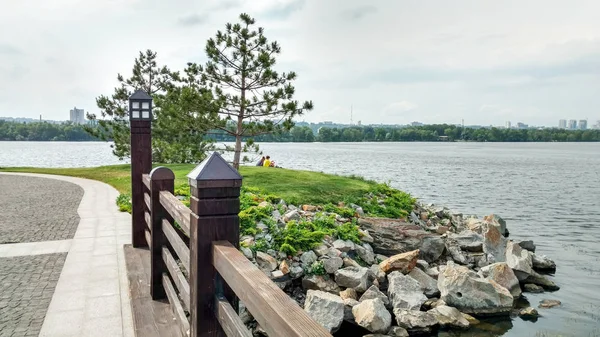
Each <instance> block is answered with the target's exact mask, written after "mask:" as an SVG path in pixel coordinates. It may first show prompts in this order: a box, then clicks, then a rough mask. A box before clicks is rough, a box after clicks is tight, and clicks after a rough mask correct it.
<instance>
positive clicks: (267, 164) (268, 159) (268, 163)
mask: <svg viewBox="0 0 600 337" xmlns="http://www.w3.org/2000/svg"><path fill="white" fill-rule="evenodd" d="M263 166H264V167H270V166H271V157H269V156H267V158H265V161H264V162H263Z"/></svg>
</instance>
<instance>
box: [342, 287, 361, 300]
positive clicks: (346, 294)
mask: <svg viewBox="0 0 600 337" xmlns="http://www.w3.org/2000/svg"><path fill="white" fill-rule="evenodd" d="M340 297H341V298H342V299H343V300H345V299H347V298H349V299H353V300H355V301H356V300H357V299H358V295H357V294H356V290H354V289H352V288H347V289H346V290H342V291H340Z"/></svg>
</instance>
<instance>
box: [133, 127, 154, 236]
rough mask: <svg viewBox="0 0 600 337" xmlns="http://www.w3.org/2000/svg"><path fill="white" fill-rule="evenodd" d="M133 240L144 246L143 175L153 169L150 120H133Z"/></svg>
mask: <svg viewBox="0 0 600 337" xmlns="http://www.w3.org/2000/svg"><path fill="white" fill-rule="evenodd" d="M130 125H131V138H130V144H131V151H130V154H131V208H132V210H131V242H132V243H133V246H134V247H144V246H145V245H146V241H145V240H144V229H145V227H146V226H145V225H144V201H143V200H144V190H145V188H144V183H143V182H142V175H143V174H146V173H148V172H150V170H151V169H152V134H151V133H152V125H151V122H150V121H133V120H132V121H131V123H130Z"/></svg>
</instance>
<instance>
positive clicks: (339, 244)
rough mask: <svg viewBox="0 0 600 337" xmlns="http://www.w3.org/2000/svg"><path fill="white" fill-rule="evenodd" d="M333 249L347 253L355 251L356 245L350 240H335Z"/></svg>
mask: <svg viewBox="0 0 600 337" xmlns="http://www.w3.org/2000/svg"><path fill="white" fill-rule="evenodd" d="M333 248H335V249H337V250H339V251H341V252H344V253H346V252H349V251H351V250H354V248H355V245H354V242H352V241H350V240H335V241H333Z"/></svg>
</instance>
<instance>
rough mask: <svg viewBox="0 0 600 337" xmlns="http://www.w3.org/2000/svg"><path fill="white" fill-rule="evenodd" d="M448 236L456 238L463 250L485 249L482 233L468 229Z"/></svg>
mask: <svg viewBox="0 0 600 337" xmlns="http://www.w3.org/2000/svg"><path fill="white" fill-rule="evenodd" d="M448 237H449V238H452V239H453V240H455V241H456V242H457V243H458V246H459V247H460V249H462V250H466V251H469V252H482V251H483V236H482V235H480V234H477V233H475V232H472V231H469V230H467V231H464V232H462V233H459V234H450V235H448Z"/></svg>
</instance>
